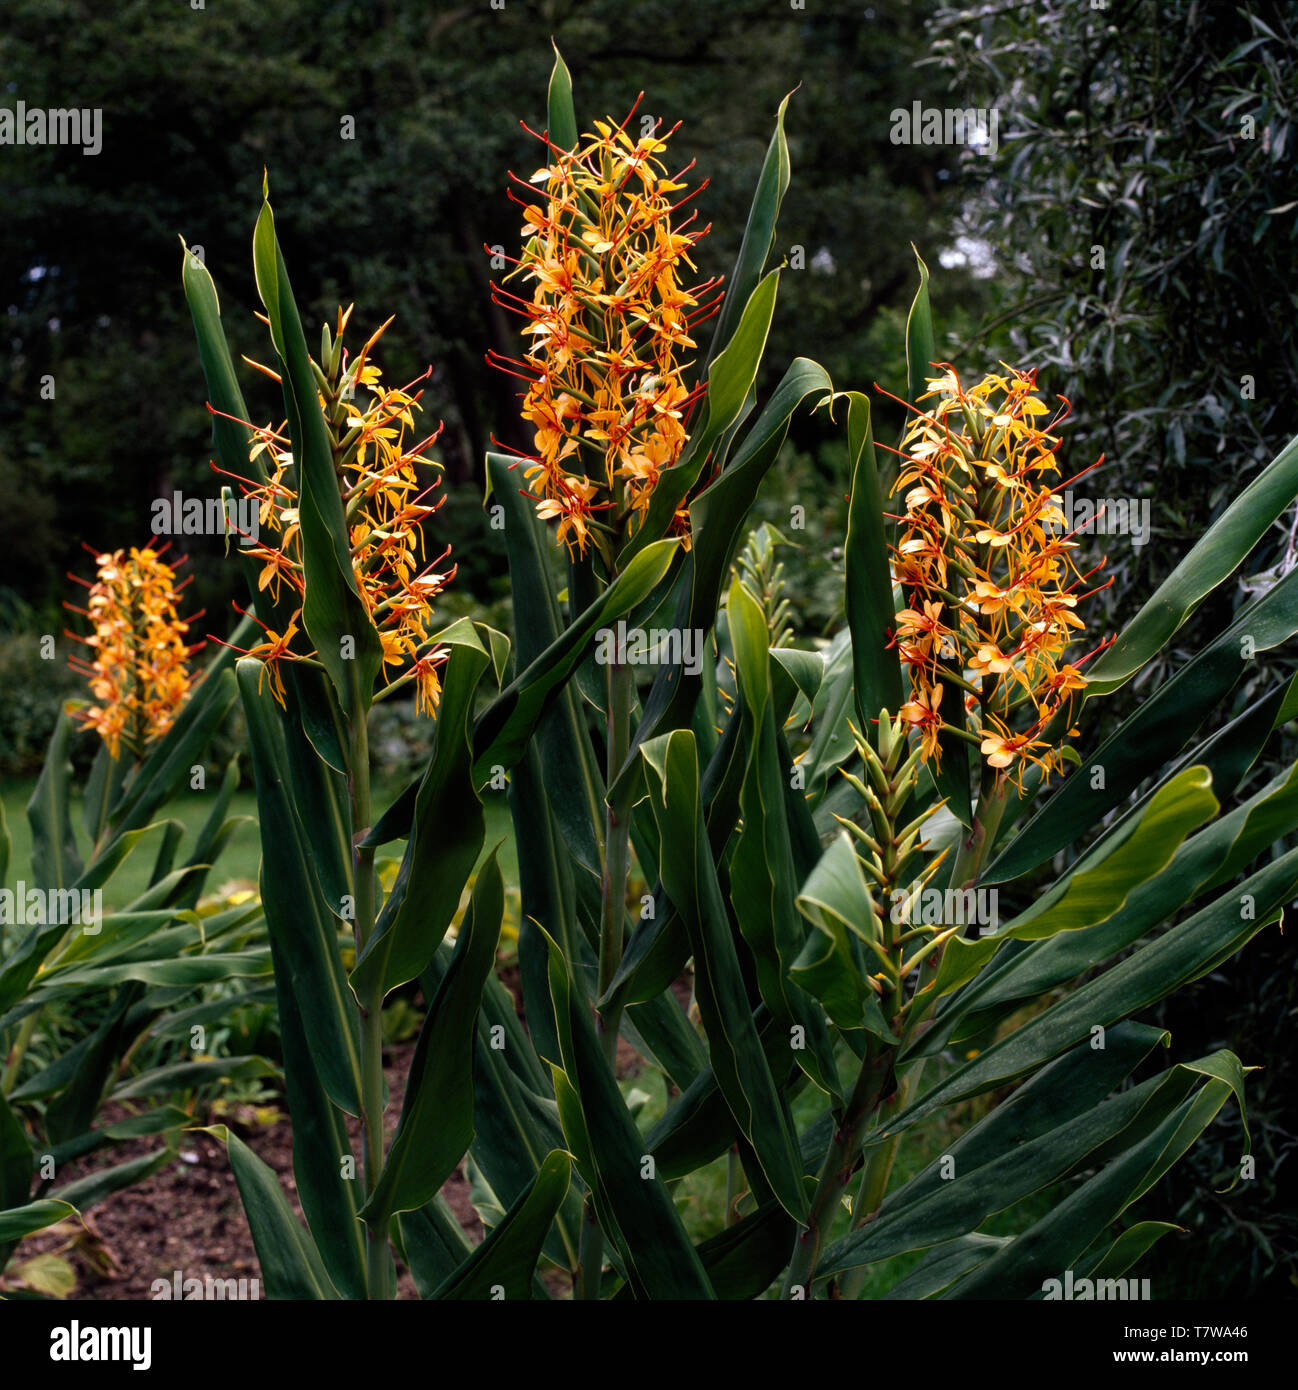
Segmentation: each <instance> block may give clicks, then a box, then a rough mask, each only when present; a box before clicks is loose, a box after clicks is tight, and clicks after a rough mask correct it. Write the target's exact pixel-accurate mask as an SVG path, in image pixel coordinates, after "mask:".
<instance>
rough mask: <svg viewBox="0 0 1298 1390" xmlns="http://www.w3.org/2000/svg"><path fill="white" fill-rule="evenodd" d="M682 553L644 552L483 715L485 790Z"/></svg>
mask: <svg viewBox="0 0 1298 1390" xmlns="http://www.w3.org/2000/svg"><path fill="white" fill-rule="evenodd" d="M678 551H679V545H678V543H677V542H676V541H674V540H665V541H657V542H655V543H654V544H653V545H651V546H649V547H647V548H646V549H645V550H642V551H641V552H640V553H639V554H638V555H637V556H636V557H635V558H634V559H633V560H632V561H631V563H630V564H629V565H627V567H626V569H624V570H623V571H622V573H621V574H619V575H618V577H617V578H616V579H615V580H614V581H613V583H612V584H610V585H609V587H608V588H607V589H605V590H604V592H603V593H602V594H601V595H600V596H599V598H598V599H597V600H596V601H595V603H593V604H592V605H591V606H590V607H589V608H588V609H587V610H586V611H585V612H584V613H582V614H581V615H580V616H579V617H578V618H576V619H574V621H573V622H572V624H571V625H570V626H569V627H568V628H567V629H566V630H565V631H564V633H563V635H562V636H561V637H559V638H557V639H556V640H555V641H554V642H552V643H551V644H550V646H549V647H547V648H546V649H545V651H544V652H542V653H541V655H540V656H538V657H537V658H536V660H535V661H533V662H532V663H531V665H529V666H528V667H527V668H526V670H524V671H523V672H522V673H521V674H519V675H518V676H516V677H515V678H514V680H513V681H512V682H510V684H509V685H508V687H506V689H505V690H503V691H502V692H501V694H500V695H499V696H498V697H497V699H495V700H494V701H493V702H492V703H491V704H490V705H489V706H488V707H487V709H486V710H485V711H484V712H483V714H482V717H481V718H480V719H479V720H478V723H477V726H476V728H475V730H474V739H473V746H474V752H475V760H474V772H473V779H474V785H475V786H481V785H482V784H483V782H485V781H486V780H487V779H488V777H489V776H490V775H491V768H492V766H493V765H495V764H499V765H500V766H502V767H513V766H514V764H515V763H517V762H518V760H519V758H520V757H522V755H523V750H524V749H525V748H526V747H527V743H528V740H529V739H530V738H531V736H532V731H533V730H534V729H535V728H536V726H537V723H538V722H539V720H540V719H541V716H542V715H543V714H544V713H545V711H546V710H547V709H548V708H549V707H550V704H551V701H552V700H553V699H554V698H555V696H556V695H557V694H558V692H559V691H560V690H561V689H562V688H563V685H564V682H566V681H567V680H568V678H569V676H571V675H572V673H573V672H574V671H575V670H576V668H577V666H578V664H579V663H580V662H581V660H582V658H583V657H584V656H585V654H586V650H587V648H588V646H589V645H590V643H591V642H592V641H593V640H594V638H595V634H596V633H597V632H598V631H599V629H600V628H602V627H606V626H608V625H609V624H611V623H615V622H617V620H618V619H619V618H622V617H625V616H626V614H627V613H629V612H630V611H631V609H633V608H634V607H636V605H637V604H640V603H643V602H644V600H645V599H647V598H648V597H649V595H650V594H651V593H652V592H653V591H654V590H655V589H656V588H657V587H658V585H659V584H660V583H661V582H662V580H663V579H664V578H665V577H666V575H667V571H668V569H669V568H670V566H671V563H672V561H673V560H674V559H675V557H676V555H677V553H678Z"/></svg>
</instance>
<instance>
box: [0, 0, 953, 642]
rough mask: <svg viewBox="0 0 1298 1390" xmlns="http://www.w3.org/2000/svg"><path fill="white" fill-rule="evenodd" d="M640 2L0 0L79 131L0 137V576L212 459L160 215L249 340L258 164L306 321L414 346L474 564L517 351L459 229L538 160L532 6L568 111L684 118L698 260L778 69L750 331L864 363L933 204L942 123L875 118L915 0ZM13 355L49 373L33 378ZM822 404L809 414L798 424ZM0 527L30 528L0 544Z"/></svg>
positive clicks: (25, 572)
mask: <svg viewBox="0 0 1298 1390" xmlns="http://www.w3.org/2000/svg"><path fill="white" fill-rule="evenodd" d="M651 8H652V16H651V17H650V15H649V8H648V7H636V6H634V5H632V6H628V5H627V4H625V3H623V0H564V2H563V3H556V2H554V0H546V3H528V0H507V3H506V4H504V5H503V7H501V8H493V7H491V6H489V5H488V4H486V3H485V0H484V3H481V4H476V3H475V4H472V5H469V4H459V5H457V4H454V3H449V4H438V5H431V6H430V5H428V4H427V3H426V0H384V3H378V4H375V3H360V0H355V2H354V3H349V2H348V0H286V2H285V3H281V4H276V5H273V6H267V5H265V4H263V3H261V0H221V3H219V4H209V5H208V6H207V7H206V8H204V9H198V10H195V9H191V8H190V6H189V5H187V4H184V3H181V4H175V5H158V4H156V3H148V0H135V3H125V4H119V5H113V6H110V7H105V6H102V5H99V4H95V3H91V0H60V3H57V4H55V3H52V0H15V3H12V4H10V5H8V6H7V7H6V15H5V25H4V32H3V34H0V69H2V70H3V71H4V73H5V74H6V77H7V78H8V84H7V91H6V94H5V96H4V97H3V98H2V99H3V100H4V101H5V102H6V103H7V104H9V105H13V103H14V102H16V101H17V100H18V99H22V100H24V101H25V102H26V103H27V106H28V107H34V106H72V105H76V106H79V107H102V109H103V148H102V152H101V153H100V154H98V155H97V156H93V157H89V156H83V155H82V154H81V152H80V151H79V150H76V149H68V148H57V147H36V146H28V147H6V148H3V149H0V200H3V205H4V208H5V219H6V228H5V236H4V238H3V239H0V303H3V305H4V307H5V311H6V315H7V319H6V322H7V329H8V332H7V334H6V338H5V342H4V347H3V353H4V360H3V362H2V363H0V381H3V383H4V391H3V404H0V478H3V479H4V480H5V481H6V483H7V484H9V485H7V486H6V494H7V495H8V496H9V497H10V498H11V500H12V499H14V498H15V495H16V496H17V499H18V500H17V502H16V503H15V505H13V506H12V507H8V508H6V509H5V512H4V514H3V515H2V516H0V553H2V554H3V559H0V566H3V569H2V570H0V589H8V590H9V591H10V592H11V593H14V592H16V594H17V596H18V597H19V598H21V599H22V600H24V601H26V602H28V603H32V604H37V605H43V606H44V608H45V610H46V611H48V608H49V604H50V600H51V598H52V597H53V596H54V595H55V593H56V591H57V589H58V586H59V582H60V571H62V570H63V569H66V568H67V567H68V566H69V565H71V564H74V563H77V561H78V554H79V551H78V547H79V544H80V542H81V541H82V540H83V539H84V540H86V541H88V542H90V543H91V544H93V545H96V546H108V545H122V544H131V543H138V542H139V541H140V540H141V539H142V538H143V537H144V535H145V534H147V524H148V518H149V509H148V508H149V503H150V501H151V500H152V499H153V498H155V497H157V496H160V495H167V494H169V492H170V490H171V488H172V487H180V488H181V489H182V490H185V491H187V492H191V493H197V492H199V491H202V492H204V493H211V492H212V491H213V489H214V488H215V485H216V480H215V479H214V478H213V476H212V474H211V473H210V471H208V466H207V465H208V459H209V456H210V455H209V446H208V443H207V433H208V421H207V418H206V415H205V413H204V410H203V398H204V397H203V388H202V378H201V375H200V373H199V369H198V365H197V360H196V355H195V353H194V350H193V334H192V330H191V328H190V325H189V322H188V316H187V313H186V310H185V305H184V302H183V299H182V296H181V293H180V244H179V241H178V240H177V238H178V237H179V236H183V237H184V238H185V239H186V241H187V242H189V243H190V244H196V245H200V246H202V247H203V250H204V256H205V259H206V262H207V264H208V266H209V268H210V269H211V271H212V273H213V276H214V277H215V280H216V283H217V286H218V288H219V290H220V292H221V295H222V308H223V313H224V317H225V320H226V324H227V332H228V333H229V334H230V336H231V339H232V342H233V343H234V344H235V346H236V349H237V350H239V351H242V352H245V353H247V354H248V355H250V356H252V357H254V358H255V357H258V356H261V355H264V352H265V339H264V330H263V329H262V328H261V326H260V325H259V324H257V322H256V321H255V320H254V318H253V313H254V311H255V309H256V308H258V307H259V306H258V304H257V299H256V293H255V288H254V286H253V284H252V281H251V276H250V274H249V269H248V266H249V256H248V249H249V243H250V239H251V234H252V227H253V223H254V221H255V218H256V214H257V209H258V206H259V203H260V198H261V180H262V173H263V168H266V169H267V170H268V172H269V178H270V186H271V193H272V197H273V200H274V204H275V209H276V215H277V223H278V226H279V230H280V236H281V239H282V242H283V244H284V248H285V255H286V258H287V261H288V264H289V268H290V272H291V274H292V276H293V278H294V289H295V291H296V293H297V297H298V299H299V302H300V303H301V304H302V305H303V309H304V315H305V316H306V318H307V326H308V329H309V331H313V330H312V325H313V322H314V323H318V322H319V321H320V320H322V319H324V318H330V319H332V317H333V314H334V313H335V311H336V308H337V306H338V305H339V304H340V303H341V304H347V303H350V302H352V301H353V300H354V301H355V302H356V305H357V308H356V316H355V319H354V331H355V332H358V333H360V334H361V335H362V336H364V335H367V334H368V332H369V331H370V330H371V329H372V328H374V327H376V326H377V324H378V323H379V322H381V321H382V319H383V318H386V317H387V316H388V315H389V314H395V315H396V316H397V317H396V322H395V324H394V325H393V327H392V328H391V329H390V330H389V332H388V336H387V339H386V340H385V343H384V352H383V353H382V354H381V356H380V361H381V363H382V364H383V365H384V367H385V370H386V371H387V374H388V376H389V377H390V378H391V379H396V380H403V381H404V380H409V379H410V378H412V377H414V376H415V375H416V374H417V373H419V372H421V371H422V370H423V369H424V367H425V366H426V365H428V364H432V367H433V373H432V376H431V378H430V379H429V381H428V382H427V383H426V395H425V398H424V405H425V408H426V410H427V412H428V417H429V419H430V420H431V421H432V422H436V421H437V420H438V419H444V420H445V422H446V428H445V432H444V434H443V436H442V441H441V445H440V453H441V455H442V457H443V458H444V460H445V463H446V468H447V479H448V484H449V487H448V492H449V493H450V494H451V502H450V505H448V506H447V508H446V510H445V511H444V512H443V513H441V514H439V517H438V518H437V519H436V521H435V523H434V527H435V529H437V532H438V534H437V536H436V537H435V540H436V541H437V543H438V548H440V546H441V544H444V543H445V541H446V540H448V539H449V540H451V541H453V542H454V543H455V545H456V556H457V559H458V560H459V561H460V563H461V566H462V568H461V572H460V582H459V584H458V585H457V588H458V590H459V591H460V592H462V593H471V592H476V593H478V594H479V595H483V594H485V593H486V592H489V581H490V577H491V573H492V572H493V571H494V570H495V569H498V568H499V565H498V563H497V561H496V560H495V558H494V557H493V554H492V552H491V551H490V548H489V541H490V537H489V536H488V535H485V534H484V533H483V531H482V521H481V513H480V512H479V510H478V503H479V501H480V497H481V458H482V454H483V451H484V449H485V448H487V447H489V441H490V438H491V437H492V436H493V435H494V436H495V437H496V438H498V439H500V440H502V441H503V442H504V443H505V444H506V445H510V446H519V445H523V446H525V445H527V444H528V442H529V441H528V439H527V438H526V436H525V435H524V434H523V433H522V430H521V426H520V424H519V422H518V417H517V400H516V394H515V393H516V388H517V384H516V383H514V382H512V381H511V380H510V379H509V378H508V377H506V376H504V375H502V374H500V373H497V372H493V371H490V370H488V369H487V368H486V366H485V364H484V360H483V359H484V354H485V353H486V351H487V350H488V349H489V348H496V349H498V350H501V351H507V352H510V353H514V354H516V353H517V352H518V348H519V343H520V341H521V340H520V338H519V335H518V329H519V327H520V326H521V324H520V322H519V321H517V320H514V319H513V318H512V317H511V316H509V315H507V314H506V313H505V312H504V311H503V310H501V309H499V308H496V307H495V306H493V304H492V302H491V299H490V288H489V282H490V280H491V278H492V277H493V274H494V273H495V272H493V270H492V268H491V264H490V258H489V257H488V255H487V253H486V252H485V251H484V249H483V248H484V245H487V246H499V247H502V248H503V249H504V250H505V251H506V252H508V253H511V254H512V253H514V252H515V251H516V250H517V248H518V244H519V228H520V226H521V216H520V212H519V209H518V208H517V207H516V206H515V205H514V204H512V203H510V202H509V201H508V200H507V198H506V196H505V193H506V188H507V171H508V170H510V169H513V170H516V171H518V172H520V173H521V174H522V175H523V177H526V176H527V175H528V174H530V173H531V172H532V170H533V169H535V168H536V167H537V165H538V164H539V163H540V162H541V147H540V146H539V145H538V144H537V142H536V141H535V140H533V139H531V138H530V137H529V136H528V135H526V134H525V133H524V132H523V130H522V129H521V128H520V125H519V122H520V120H525V121H526V122H527V123H528V125H529V126H531V127H532V128H533V129H537V130H539V129H541V128H542V127H543V125H544V120H545V91H546V83H547V80H548V76H549V69H550V66H551V63H552V61H553V54H552V50H551V46H550V38H551V36H552V35H553V36H554V37H555V38H556V40H557V41H558V43H559V44H560V46H561V48H562V51H563V53H564V56H565V58H566V60H567V62H568V63H569V65H570V67H571V69H572V71H573V74H574V81H575V84H576V88H577V93H578V99H579V105H580V110H581V113H582V114H583V116H584V117H585V118H588V119H589V118H594V117H597V116H601V115H604V114H615V115H617V116H618V117H619V118H620V117H621V116H623V115H625V113H626V111H627V110H628V109H629V108H630V106H631V104H632V103H633V102H634V101H635V100H636V97H637V94H638V93H640V92H641V91H643V92H644V99H643V101H642V103H641V106H640V109H639V113H638V115H637V120H638V119H639V114H640V113H647V114H649V115H651V116H655V117H661V118H662V119H663V120H664V122H665V123H666V125H667V126H668V127H670V126H673V125H675V124H676V122H677V121H681V122H683V125H682V127H681V129H680V131H679V132H678V134H677V135H676V136H675V137H674V139H673V141H672V150H673V154H674V157H677V158H679V159H680V161H681V162H682V163H684V162H686V161H687V160H689V159H691V158H692V159H695V160H696V161H697V163H696V165H695V168H694V170H693V172H692V173H691V175H690V177H691V179H692V180H693V181H696V182H698V181H701V180H702V179H704V178H707V179H708V180H709V186H708V187H707V188H706V190H704V191H703V193H702V194H701V195H700V196H699V197H698V198H697V200H696V206H697V207H698V209H699V214H700V218H701V219H702V220H703V221H710V222H711V223H712V225H713V227H714V232H713V234H712V236H710V237H709V238H708V239H707V240H706V241H705V242H704V243H703V247H702V248H701V250H702V255H701V258H700V265H699V271H700V276H701V277H705V276H707V275H709V274H714V273H723V272H725V271H726V270H728V269H729V266H730V264H731V262H732V261H733V258H734V255H735V252H736V251H737V249H738V242H739V237H740V235H741V234H742V230H743V226H744V222H745V219H746V216H747V210H748V199H749V197H750V196H751V190H752V187H753V184H754V181H755V178H756V173H757V169H758V167H759V165H760V161H761V159H762V157H763V155H764V153H765V149H766V144H767V141H768V140H769V138H770V133H771V130H772V127H773V122H774V117H775V113H776V109H777V107H778V105H779V102H780V100H781V99H782V98H783V97H784V96H785V95H786V94H787V93H788V92H790V91H792V90H793V89H794V88H797V89H798V90H797V92H796V95H795V96H794V97H793V99H792V101H791V103H790V109H789V118H788V132H789V142H790V154H791V160H792V164H793V169H794V175H795V177H794V182H793V184H792V187H791V189H790V192H789V195H788V199H787V201H786V206H785V211H784V216H783V217H782V219H781V245H780V247H779V248H778V249H779V251H780V252H782V253H783V254H784V255H785V256H787V257H788V258H789V261H790V265H791V267H792V266H794V265H801V266H802V267H803V268H802V269H800V270H796V271H795V270H793V269H792V268H791V269H790V271H789V273H788V274H787V275H786V276H785V279H784V287H783V291H782V302H781V306H780V311H779V314H778V316H777V322H776V327H775V330H774V337H773V342H772V351H771V352H770V353H768V361H770V362H771V363H772V364H777V365H778V364H780V363H781V362H782V361H784V362H787V360H788V358H789V356H790V355H792V354H793V353H794V352H797V351H807V352H812V353H814V354H815V355H816V356H817V358H818V359H819V360H820V361H822V362H824V363H825V364H826V365H827V366H828V367H829V368H830V370H831V371H832V372H833V373H834V376H835V380H836V381H837V380H840V379H843V378H844V377H846V376H848V375H850V376H851V377H852V381H851V382H850V383H848V382H845V384H853V385H859V384H861V383H862V381H868V379H869V376H870V375H878V376H886V375H887V374H888V373H889V372H890V371H891V370H892V368H891V367H890V366H889V365H888V364H887V363H885V362H882V361H880V360H878V359H879V358H880V357H881V356H882V354H881V353H879V352H875V351H871V347H870V334H871V332H872V331H873V330H875V329H876V328H877V327H878V325H879V324H880V323H881V322H882V321H883V320H884V319H887V320H888V335H889V337H888V342H889V346H891V345H892V344H893V343H894V342H895V339H896V330H895V323H896V320H897V318H898V316H899V315H901V314H904V311H905V307H906V305H907V304H908V302H909V297H910V295H911V293H912V292H913V284H914V261H913V257H912V255H911V251H910V246H909V243H910V242H911V241H914V242H916V243H918V244H919V245H921V246H924V247H932V248H936V246H937V244H938V242H939V239H940V237H941V235H942V232H943V229H944V228H945V227H946V226H947V225H948V223H949V218H950V213H951V208H950V207H949V206H944V204H943V199H942V196H941V194H942V192H943V185H942V183H941V182H940V180H939V174H940V173H941V172H942V171H943V170H945V169H946V168H947V167H948V165H950V163H951V160H950V155H949V152H947V151H945V150H941V149H913V148H906V147H897V146H894V145H892V144H891V143H890V142H889V140H888V132H889V110H890V109H891V108H892V107H893V106H895V105H896V104H898V102H899V101H901V100H905V101H909V99H910V97H911V95H912V93H911V91H910V88H911V86H913V73H912V72H911V65H912V64H913V63H914V62H915V61H916V60H917V59H918V58H919V57H921V56H922V53H923V45H924V43H925V41H926V40H925V35H924V28H923V21H924V18H925V16H926V14H927V13H928V12H930V10H931V8H932V6H931V5H927V4H925V5H920V6H910V5H904V4H901V3H885V4H878V5H875V6H874V7H873V8H870V9H863V8H862V7H861V6H860V5H856V4H847V3H845V0H838V2H837V3H834V4H819V3H818V4H816V5H814V6H809V7H803V8H795V7H794V6H793V5H790V4H783V3H769V2H768V0H728V3H726V4H724V5H721V4H699V3H696V0H659V3H655V4H654V5H653V6H652V7H651ZM899 88H900V89H901V90H898V89H899ZM349 135H351V136H353V137H354V138H347V136H349ZM948 186H949V185H948ZM799 248H800V249H801V254H798V253H799ZM930 254H932V253H930ZM889 316H891V317H889ZM781 369H782V368H781ZM772 370H775V367H773V368H772ZM46 376H52V377H53V379H54V383H55V399H54V401H53V402H51V401H48V400H44V399H42V398H41V389H40V388H41V382H42V379H43V378H44V377H46ZM770 384H772V383H770V382H767V383H765V385H766V386H769V385H770ZM892 384H893V385H894V386H895V385H896V384H897V382H896V379H895V376H894V377H893V378H892ZM249 406H250V409H251V410H252V411H253V413H254V414H255V415H256V417H257V419H258V421H259V422H265V421H268V420H270V419H272V417H273V418H275V419H276V420H278V419H279V418H280V415H281V413H282V411H281V406H280V403H279V402H278V400H277V399H275V392H274V388H273V386H272V385H271V384H270V383H267V382H264V381H262V382H259V383H257V385H256V387H255V389H252V388H249ZM803 428H804V431H805V430H806V429H807V427H805V426H804V427H803ZM817 430H820V431H821V433H820V435H817V433H816V431H817ZM824 432H825V427H824V426H822V424H821V423H820V422H817V423H816V424H814V425H813V426H811V427H810V432H809V433H804V436H803V437H804V439H807V438H810V439H813V440H814V439H815V438H817V437H823V435H824ZM10 480H12V483H10ZM29 542H30V543H31V544H30V547H29ZM29 548H30V549H31V550H32V551H35V552H36V553H37V554H38V555H39V557H40V558H38V559H35V560H34V561H28V560H27V559H25V558H23V556H24V554H25V553H26V552H27V551H28V549H29ZM186 548H188V549H190V550H191V551H194V552H195V563H196V568H197V570H198V583H197V584H196V585H195V592H196V596H197V598H198V599H199V600H201V602H202V603H203V604H204V605H205V606H206V607H207V608H208V609H209V612H219V613H220V614H221V615H222V619H223V617H224V613H225V611H226V604H225V598H226V597H227V596H228V594H229V593H231V592H233V590H232V589H231V588H230V585H231V584H232V583H233V580H232V579H230V574H231V571H230V570H229V568H228V567H224V566H223V565H222V562H221V560H220V556H219V553H218V552H219V546H218V545H216V544H214V543H206V544H199V545H195V544H193V543H192V542H190V543H187V546H186ZM81 558H82V559H83V560H84V557H81ZM82 568H83V570H84V565H83V566H82ZM214 626H216V629H217V630H218V631H221V630H222V627H223V623H222V622H219V621H215V620H214Z"/></svg>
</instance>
